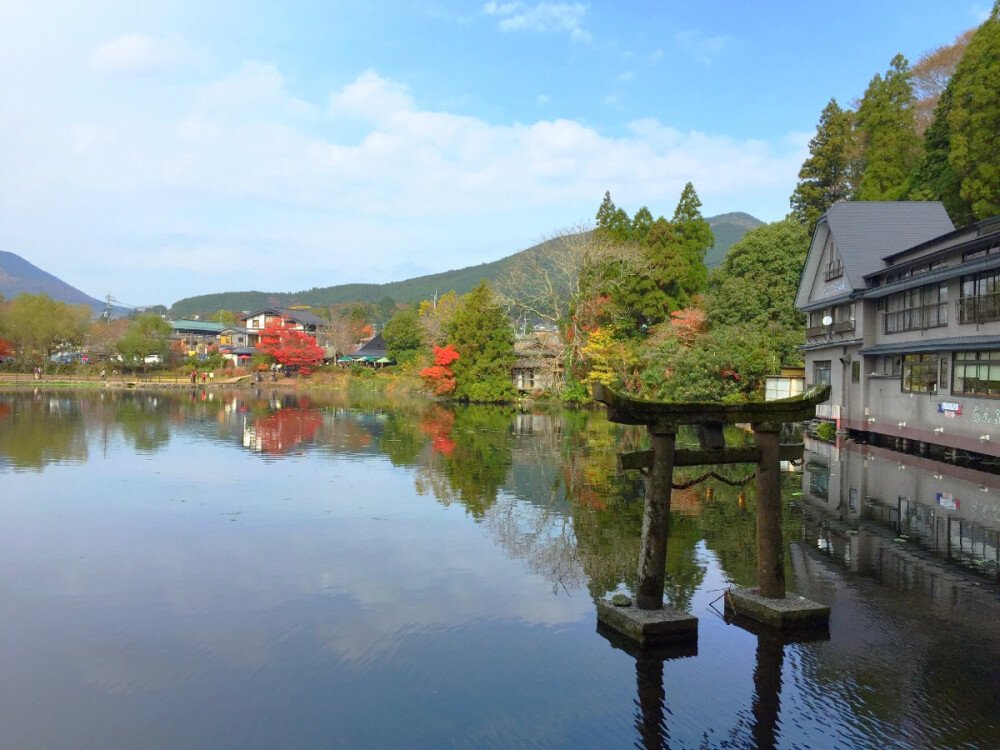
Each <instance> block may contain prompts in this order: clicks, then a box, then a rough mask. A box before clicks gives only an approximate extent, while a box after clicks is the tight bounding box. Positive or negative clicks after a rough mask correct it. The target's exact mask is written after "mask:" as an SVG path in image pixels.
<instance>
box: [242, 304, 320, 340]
mask: <svg viewBox="0 0 1000 750" xmlns="http://www.w3.org/2000/svg"><path fill="white" fill-rule="evenodd" d="M240 320H242V321H243V323H244V325H245V326H246V336H247V342H246V343H247V345H248V346H256V345H257V342H258V341H259V340H260V332H261V331H262V330H263V329H265V328H267V327H268V326H269V325H270V324H271V323H273V322H274V321H275V320H284V321H285V322H286V323H287V324H289V325H291V326H292V327H293V328H296V329H298V330H300V331H305V332H306V333H308V334H309V335H310V336H313V337H314V338H316V339H317V343H320V341H319V339H321V338H323V334H324V333H325V331H326V329H327V323H326V321H325V320H323V319H322V318H321V317H319V316H318V315H314V314H313V313H311V312H309V311H308V310H298V309H295V308H289V307H264V308H261V309H259V310H254V311H253V312H250V313H246V314H245V315H243V316H242V317H241V318H240ZM320 345H321V346H322V345H323V344H322V343H320Z"/></svg>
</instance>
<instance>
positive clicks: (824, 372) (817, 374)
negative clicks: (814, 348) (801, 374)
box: [813, 359, 832, 385]
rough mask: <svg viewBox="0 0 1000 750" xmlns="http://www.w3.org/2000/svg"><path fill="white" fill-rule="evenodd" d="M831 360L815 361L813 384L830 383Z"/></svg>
mask: <svg viewBox="0 0 1000 750" xmlns="http://www.w3.org/2000/svg"><path fill="white" fill-rule="evenodd" d="M831 371H832V368H831V367H830V360H828V359H824V360H820V361H818V362H813V385H822V384H825V385H830V372H831Z"/></svg>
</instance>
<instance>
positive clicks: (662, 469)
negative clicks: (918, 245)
mask: <svg viewBox="0 0 1000 750" xmlns="http://www.w3.org/2000/svg"><path fill="white" fill-rule="evenodd" d="M593 388H594V399H595V400H596V401H599V402H601V403H603V404H604V405H605V406H606V407H607V412H608V419H609V420H610V421H612V422H616V423H618V424H630V425H645V426H646V429H647V430H648V431H649V438H650V444H651V446H652V448H651V449H650V450H647V451H637V452H633V453H626V454H623V455H622V456H621V457H620V460H621V465H622V467H623V468H626V469H630V468H631V469H644V470H647V474H646V496H645V503H644V506H643V514H642V540H641V544H640V548H639V582H638V586H637V589H636V592H635V606H616V605H615V604H614V603H613V602H612V601H611V600H607V599H604V600H601V601H599V602H598V604H597V616H598V619H599V620H600V621H602V622H604V623H605V624H606V625H608V626H610V627H612V628H614V629H615V630H617V631H619V632H620V633H622V634H623V635H624V636H626V637H628V638H630V639H632V640H634V641H635V642H636V643H637V644H638V645H639V646H646V645H657V644H662V643H667V642H671V641H677V640H684V639H693V638H697V619H696V618H694V617H692V616H690V615H686V614H684V613H678V612H676V611H674V610H672V609H671V608H669V607H664V606H663V585H664V577H665V567H666V555H667V535H668V532H669V526H670V493H671V489H672V487H673V472H674V467H675V466H697V465H704V464H728V463H755V464H756V465H757V472H756V491H757V589H756V590H746V589H745V590H735V589H730V591H729V592H728V593H727V596H726V607H727V608H732V609H733V610H735V611H736V612H738V613H739V614H741V615H744V616H746V617H749V618H752V619H755V620H759V621H761V622H764V623H766V624H769V625H773V626H777V627H780V628H787V627H790V626H803V625H820V626H822V625H826V624H827V623H828V621H829V616H830V610H829V608H828V607H824V606H822V605H819V604H816V603H815V602H810V601H808V600H806V599H803V598H802V597H797V596H793V597H786V596H785V566H784V557H785V556H784V548H783V544H782V539H781V461H782V460H795V459H800V458H802V448H803V446H802V444H801V443H797V444H794V445H781V444H780V440H779V433H780V431H781V427H782V425H784V424H785V423H787V422H803V421H805V420H807V419H812V418H813V417H814V416H815V412H816V405H817V404H820V403H822V402H823V401H826V400H827V398H829V396H830V387H829V386H828V385H820V386H814V387H813V388H810V389H809V390H808V391H806V392H805V393H803V394H802V395H800V396H795V397H792V398H786V399H780V400H778V401H767V402H763V403H748V404H713V403H665V402H658V401H644V400H640V399H634V398H628V397H625V396H621V395H619V394H617V393H615V392H614V391H612V390H611V389H610V388H608V387H606V386H603V385H601V384H594V387H593ZM737 423H740V424H749V425H750V426H751V428H752V429H753V433H754V444H753V446H750V447H726V443H725V437H724V435H723V431H722V428H723V426H724V425H726V424H737ZM682 424H690V425H695V426H696V428H697V429H698V436H699V443H700V447H699V448H696V449H684V450H677V449H676V447H675V440H676V436H677V428H678V426H679V425H682Z"/></svg>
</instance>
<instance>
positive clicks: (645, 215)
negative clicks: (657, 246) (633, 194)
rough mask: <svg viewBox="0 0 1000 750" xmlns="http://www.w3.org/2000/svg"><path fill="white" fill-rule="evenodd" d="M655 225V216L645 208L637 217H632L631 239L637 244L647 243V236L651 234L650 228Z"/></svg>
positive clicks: (637, 212)
mask: <svg viewBox="0 0 1000 750" xmlns="http://www.w3.org/2000/svg"><path fill="white" fill-rule="evenodd" d="M652 225H653V214H651V213H650V212H649V209H648V208H646V207H645V206H643V207H642V208H640V209H639V210H638V211H636V212H635V216H634V217H632V231H631V233H630V234H631V237H632V239H633V240H635V241H636V242H645V241H646V235H647V234H649V228H650V227H651V226H652Z"/></svg>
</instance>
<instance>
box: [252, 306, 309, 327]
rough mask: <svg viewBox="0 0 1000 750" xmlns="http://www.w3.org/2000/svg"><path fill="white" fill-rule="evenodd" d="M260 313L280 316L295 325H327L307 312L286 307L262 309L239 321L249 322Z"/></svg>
mask: <svg viewBox="0 0 1000 750" xmlns="http://www.w3.org/2000/svg"><path fill="white" fill-rule="evenodd" d="M261 313H270V314H272V315H280V316H281V317H283V318H288V319H289V320H294V321H295V322H296V323H302V324H303V325H308V326H325V325H326V324H327V322H326V321H325V320H323V319H322V318H321V317H319V316H318V315H313V314H312V313H311V312H309V311H308V310H292V309H291V308H288V307H262V308H260V309H259V310H254V311H253V312H249V313H246V314H245V315H241V316H240V320H249V319H250V318H252V317H254V316H255V315H260V314H261Z"/></svg>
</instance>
